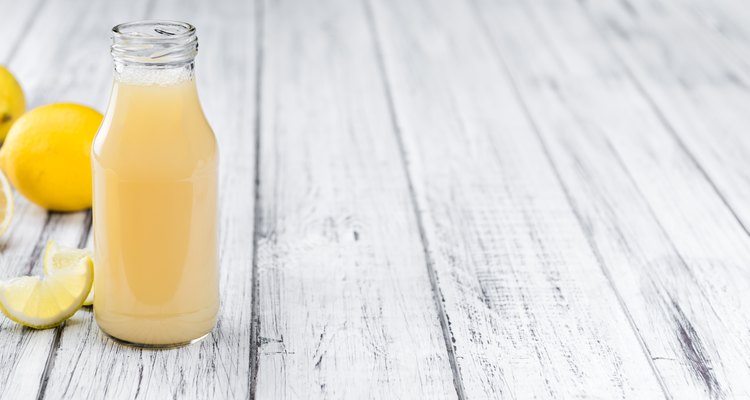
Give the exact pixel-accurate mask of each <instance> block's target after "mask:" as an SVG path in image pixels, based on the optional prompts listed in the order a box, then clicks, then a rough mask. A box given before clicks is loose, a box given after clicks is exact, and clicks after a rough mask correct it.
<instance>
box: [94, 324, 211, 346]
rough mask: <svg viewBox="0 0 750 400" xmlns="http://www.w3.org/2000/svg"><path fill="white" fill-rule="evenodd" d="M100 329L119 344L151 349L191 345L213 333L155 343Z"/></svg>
mask: <svg viewBox="0 0 750 400" xmlns="http://www.w3.org/2000/svg"><path fill="white" fill-rule="evenodd" d="M99 330H100V331H102V333H103V334H104V336H106V337H108V338H110V339H112V340H113V341H115V342H117V343H118V344H120V345H122V346H128V347H136V348H139V349H151V350H167V349H175V348H178V347H185V346H189V345H191V344H193V343H198V342H200V341H201V340H203V339H205V338H207V337H208V335H210V334H211V332H206V333H205V334H204V335H203V336H199V337H197V338H195V339H191V340H188V341H186V342H178V343H164V344H162V343H156V344H154V343H137V342H131V341H128V340H125V339H120V338H118V337H116V336H112V335H111V334H109V333H107V332H106V331H104V330H103V329H101V328H100V329H99Z"/></svg>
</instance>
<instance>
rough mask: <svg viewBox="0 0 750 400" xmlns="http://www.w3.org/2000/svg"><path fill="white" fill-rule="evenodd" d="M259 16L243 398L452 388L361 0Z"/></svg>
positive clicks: (434, 392)
mask: <svg viewBox="0 0 750 400" xmlns="http://www.w3.org/2000/svg"><path fill="white" fill-rule="evenodd" d="M263 15H264V18H263V27H262V31H263V40H262V49H263V50H262V55H263V63H262V73H261V77H262V78H261V82H262V87H261V93H260V99H261V105H262V107H261V113H260V132H261V136H260V160H259V165H260V171H259V188H258V194H257V196H258V199H259V200H258V201H259V204H258V210H260V211H259V212H260V215H259V216H258V221H259V222H258V226H257V229H258V231H257V235H258V239H257V246H258V260H257V264H258V273H257V279H258V286H259V294H258V313H259V315H258V317H259V322H260V338H259V339H260V343H259V344H260V348H259V350H258V353H259V354H258V357H259V359H258V376H257V397H258V398H261V399H264V398H290V399H291V398H350V399H363V398H382V399H390V398H404V399H409V398H430V399H441V398H455V397H456V390H455V388H454V385H453V377H452V372H451V367H450V363H449V360H448V355H447V352H446V343H445V339H444V337H443V332H442V329H441V326H440V319H439V318H438V310H437V308H436V306H435V302H434V300H433V296H432V290H431V288H430V281H429V276H428V273H427V269H426V267H425V259H424V252H423V249H422V244H421V242H420V237H419V229H418V226H417V223H416V218H415V213H414V210H413V208H412V203H411V199H410V193H409V187H408V182H407V179H406V175H405V173H404V169H403V166H402V161H401V159H400V153H399V148H398V142H397V140H396V136H395V135H394V132H393V125H392V121H391V117H390V114H389V111H388V102H387V98H386V95H385V90H384V86H383V83H382V82H381V80H380V75H379V70H378V64H377V58H376V53H375V51H374V47H373V43H374V41H373V37H372V36H371V33H370V31H369V30H368V25H367V14H366V13H365V9H364V8H363V7H362V3H360V2H352V1H348V0H320V1H316V2H309V1H304V0H281V1H267V2H264V6H263Z"/></svg>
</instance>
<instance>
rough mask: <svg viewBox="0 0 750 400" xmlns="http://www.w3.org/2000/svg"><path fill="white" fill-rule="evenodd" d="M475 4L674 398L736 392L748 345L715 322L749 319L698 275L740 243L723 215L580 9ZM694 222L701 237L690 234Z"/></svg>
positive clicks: (699, 175)
mask: <svg viewBox="0 0 750 400" xmlns="http://www.w3.org/2000/svg"><path fill="white" fill-rule="evenodd" d="M480 4H481V8H482V10H483V11H484V12H483V13H482V14H481V15H482V16H483V17H484V18H483V19H484V22H485V26H486V27H488V31H489V32H490V35H491V36H492V37H493V39H494V41H495V44H496V47H497V53H498V54H499V55H507V54H513V55H514V56H512V57H510V56H506V57H502V58H503V59H504V61H505V64H506V66H507V70H508V74H509V75H510V76H512V77H513V79H514V81H515V82H516V85H517V88H518V91H519V96H520V97H521V98H522V100H523V101H524V103H525V104H526V105H527V107H528V109H529V112H530V114H531V117H532V118H533V120H534V121H535V122H536V125H537V129H538V132H539V134H540V136H541V137H542V139H543V141H544V142H545V145H546V147H547V148H548V152H549V154H550V156H551V157H552V159H553V161H554V163H555V165H556V168H557V170H558V173H559V175H560V176H561V178H562V180H563V182H564V184H565V185H566V187H567V193H568V195H569V197H570V198H571V200H572V203H573V205H574V208H575V209H576V212H577V214H578V215H579V219H580V220H581V223H582V226H584V227H585V230H586V233H587V236H588V237H589V241H590V242H591V243H592V244H593V246H594V248H595V249H596V252H597V255H598V257H599V258H600V259H601V261H602V262H603V264H604V265H605V267H606V268H607V270H608V271H609V274H610V276H611V277H612V281H613V282H614V285H615V287H616V289H617V290H618V292H619V293H620V296H621V299H622V301H623V303H624V304H625V305H626V307H627V308H628V310H629V313H630V314H631V318H632V320H633V322H634V324H635V326H636V328H637V330H638V332H639V334H640V335H641V337H642V340H643V342H644V344H645V346H646V347H647V349H648V352H649V355H650V357H651V358H652V359H653V360H654V364H655V366H656V369H657V371H658V372H659V375H660V377H661V379H662V380H663V382H664V385H665V388H666V389H667V392H668V393H669V395H670V396H671V397H674V398H680V399H682V398H723V397H725V396H727V395H730V394H731V395H738V394H741V393H742V386H741V384H740V382H739V381H738V380H737V379H735V378H732V376H731V374H733V373H734V372H731V373H730V375H729V376H727V374H726V370H727V369H729V370H732V369H737V370H739V371H743V370H744V369H745V368H746V365H745V364H744V361H743V360H744V358H745V357H746V355H745V354H744V352H745V351H746V350H745V349H742V348H737V347H735V346H737V345H739V343H733V342H734V338H732V337H730V336H729V335H728V333H727V332H726V331H725V328H724V327H723V321H722V320H723V319H725V318H727V317H730V318H732V319H736V320H738V321H741V320H742V319H744V315H743V314H742V313H738V312H737V311H738V310H737V309H735V308H726V307H724V306H723V304H722V302H720V301H717V300H716V299H715V298H714V296H711V295H710V293H713V292H714V290H715V287H716V285H722V286H723V285H725V284H726V283H727V282H725V281H724V279H725V278H719V279H705V278H707V277H701V276H700V275H701V272H700V270H702V269H705V268H706V267H707V266H708V265H711V264H721V263H723V262H727V261H726V260H729V258H728V257H727V254H726V253H724V252H722V251H719V249H718V247H716V246H720V245H721V243H722V242H726V241H731V240H735V239H733V238H735V237H738V238H743V237H744V233H743V232H742V231H741V229H738V228H740V227H739V226H738V225H737V223H736V221H733V218H732V215H731V212H730V210H728V209H727V208H726V207H725V206H724V204H723V203H722V200H721V198H720V197H719V196H718V195H717V193H716V192H715V191H714V189H713V187H712V184H711V182H710V181H707V180H706V178H705V176H704V175H703V174H702V172H701V170H700V166H699V165H696V164H695V163H694V162H693V160H692V159H691V158H690V155H689V154H687V153H686V152H685V151H684V150H683V148H682V147H681V146H680V143H679V142H678V141H677V140H675V138H674V137H673V136H672V133H671V132H670V131H669V126H667V125H666V124H665V121H663V120H662V116H660V115H659V113H658V112H657V111H655V110H654V109H652V106H651V104H650V102H649V100H648V98H646V97H644V96H643V94H642V93H641V92H640V90H639V88H638V87H637V84H636V83H635V82H633V80H632V79H631V77H630V76H629V74H628V73H627V71H626V70H625V69H624V68H623V67H622V66H621V64H620V63H619V62H618V60H617V58H615V57H612V55H611V53H610V49H609V48H608V46H607V44H606V42H603V41H602V40H601V39H600V38H599V35H598V34H597V32H596V29H595V28H594V27H592V26H591V23H590V21H589V20H588V19H587V17H586V15H585V14H584V13H582V12H581V9H580V8H579V7H577V6H576V5H574V4H570V3H559V2H552V1H550V2H542V3H541V4H535V5H527V4H526V3H523V2H517V1H504V2H496V3H490V2H485V1H482V2H481V3H480ZM675 40H676V38H674V37H672V39H671V41H675ZM573 44H575V45H573ZM521 46H523V49H524V51H523V52H521V51H519V50H520V49H521ZM680 194H683V195H682V196H681V195H680ZM665 202H669V203H668V205H667V204H665ZM704 210H705V211H704ZM698 212H707V213H710V217H709V218H712V219H715V221H713V222H712V223H703V222H705V221H703V220H701V219H697V218H695V217H694V215H695V214H696V213H698ZM695 223H700V224H701V225H699V226H700V227H701V229H702V230H703V231H699V230H695V229H688V226H689V225H691V224H695ZM675 224H681V226H680V227H679V228H678V229H676V228H675ZM675 236H680V237H678V238H676V239H675ZM687 240H690V241H691V243H690V245H691V247H690V248H688V247H687V246H685V244H686V243H685V242H686V241H687ZM701 242H702V243H703V248H702V249H701V250H698V249H700V247H696V246H697V245H698V243H701ZM706 243H708V245H706ZM738 248H740V249H741V246H738ZM699 251H700V256H698V254H696V253H698V252H699ZM735 254H736V252H735ZM706 310H711V311H710V312H707V311H706ZM717 314H718V315H717ZM745 373H746V372H740V373H739V374H738V375H737V376H739V375H740V374H745Z"/></svg>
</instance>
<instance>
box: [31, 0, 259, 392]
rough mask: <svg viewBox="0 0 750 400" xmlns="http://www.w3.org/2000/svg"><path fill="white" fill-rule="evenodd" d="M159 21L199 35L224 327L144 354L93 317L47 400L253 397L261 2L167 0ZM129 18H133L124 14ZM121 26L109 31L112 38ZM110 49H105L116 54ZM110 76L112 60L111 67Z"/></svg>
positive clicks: (58, 369) (67, 340)
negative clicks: (187, 25)
mask: <svg viewBox="0 0 750 400" xmlns="http://www.w3.org/2000/svg"><path fill="white" fill-rule="evenodd" d="M147 16H148V17H149V18H171V19H174V18H177V19H183V20H186V21H190V22H192V23H194V24H195V25H196V26H197V28H198V36H199V41H200V54H199V56H198V59H197V63H196V65H197V78H198V85H199V90H200V93H201V100H202V102H203V105H204V107H205V112H206V115H207V117H208V119H209V121H211V124H212V127H213V128H214V130H215V132H216V134H217V137H218V140H219V144H220V153H221V166H220V168H221V171H222V172H221V174H222V175H221V183H220V184H221V188H222V192H221V195H220V202H221V228H222V231H221V242H220V243H221V249H222V250H221V274H222V277H221V293H222V306H221V311H220V317H219V322H218V324H217V328H216V329H215V330H214V331H213V333H212V334H211V335H210V336H209V337H208V338H206V339H205V340H204V341H202V342H201V343H199V344H196V345H192V346H188V347H185V348H180V349H176V350H170V351H149V350H138V349H132V348H128V347H124V346H120V345H118V344H116V343H114V342H113V341H111V340H109V339H107V338H105V337H104V335H103V334H102V333H101V332H100V331H99V330H98V328H97V327H96V324H95V322H94V321H93V318H92V317H91V316H90V315H88V316H86V317H85V318H81V319H79V320H78V321H77V323H75V324H69V325H68V326H67V327H66V329H65V330H64V332H63V335H62V337H61V340H60V347H59V350H58V351H57V353H56V358H55V364H54V368H53V369H52V370H51V371H50V375H49V381H48V386H47V388H46V389H47V390H46V396H45V397H47V398H167V397H170V398H246V397H248V396H249V388H250V343H251V341H250V324H251V307H250V304H251V295H252V290H251V287H252V279H251V272H252V265H251V262H252V237H253V233H252V232H253V212H252V209H253V185H252V179H253V178H252V177H253V175H254V166H253V165H254V150H253V149H254V133H253V120H254V111H253V110H254V109H255V106H254V101H255V97H254V91H255V89H254V87H255V84H254V72H253V68H254V65H255V48H254V44H253V43H254V30H253V28H252V24H253V20H254V6H253V3H252V2H212V3H210V4H209V3H206V2H200V1H187V2H186V1H180V2H178V1H171V2H159V3H158V4H156V6H155V7H154V9H153V11H152V12H149V13H148V15H147ZM119 18H123V16H122V14H121V15H120V17H119ZM111 25H112V24H111V23H109V22H108V23H106V24H100V26H99V28H98V29H99V30H101V31H102V32H107V30H108V29H109V27H110V26H111ZM107 48H108V47H107V44H104V45H102V47H101V48H99V49H97V51H102V52H103V53H105V54H106V49H107ZM102 65H103V66H104V67H106V68H108V69H109V68H110V66H111V61H109V60H108V61H107V62H106V63H103V64H102Z"/></svg>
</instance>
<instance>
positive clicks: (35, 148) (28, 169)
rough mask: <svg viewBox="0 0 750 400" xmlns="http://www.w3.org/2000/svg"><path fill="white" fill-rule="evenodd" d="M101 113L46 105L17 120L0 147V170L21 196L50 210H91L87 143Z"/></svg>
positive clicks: (89, 149) (72, 105) (89, 152)
mask: <svg viewBox="0 0 750 400" xmlns="http://www.w3.org/2000/svg"><path fill="white" fill-rule="evenodd" d="M101 122H102V115H101V114H100V113H99V112H97V111H96V110H93V109H91V108H89V107H86V106H82V105H78V104H67V103H58V104H49V105H46V106H42V107H39V108H35V109H33V110H31V111H29V112H27V113H26V114H24V115H23V116H22V117H21V118H19V119H18V120H17V121H16V122H15V123H14V124H13V127H12V128H11V129H10V132H8V136H7V137H6V139H5V143H4V144H3V147H2V149H0V167H1V168H2V169H3V171H5V174H6V175H7V176H8V179H10V182H11V183H12V184H13V186H14V187H15V188H16V190H18V192H20V193H21V194H22V195H24V196H26V198H28V199H29V200H30V201H32V202H33V203H36V204H37V205H39V206H42V207H44V208H47V209H49V210H53V211H79V210H83V209H86V208H89V207H91V142H92V141H93V140H94V135H96V131H97V129H99V125H100V124H101Z"/></svg>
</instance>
